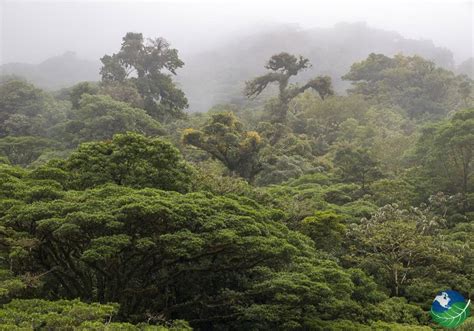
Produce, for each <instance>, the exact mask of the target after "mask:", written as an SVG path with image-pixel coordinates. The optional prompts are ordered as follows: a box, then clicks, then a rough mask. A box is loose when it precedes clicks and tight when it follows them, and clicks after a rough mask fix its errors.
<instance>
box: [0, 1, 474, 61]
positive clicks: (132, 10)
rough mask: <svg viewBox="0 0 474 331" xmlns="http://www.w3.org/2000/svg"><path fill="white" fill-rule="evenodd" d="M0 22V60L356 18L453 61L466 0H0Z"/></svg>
mask: <svg viewBox="0 0 474 331" xmlns="http://www.w3.org/2000/svg"><path fill="white" fill-rule="evenodd" d="M0 20H1V40H0V48H1V52H0V63H8V62H28V63H38V62H41V61H42V60H44V59H46V58H48V57H50V56H54V55H60V54H63V53H64V52H65V51H75V52H76V53H77V54H78V55H79V56H80V57H84V58H89V59H98V58H99V57H101V56H102V55H104V54H105V53H111V52H114V51H116V50H117V49H118V48H119V46H120V42H121V38H122V36H123V35H124V34H125V33H126V32H127V31H134V32H143V33H144V35H145V36H147V37H157V36H163V37H165V38H166V39H168V40H169V41H170V42H171V43H172V45H173V47H176V48H178V50H180V52H181V53H184V54H186V53H188V54H189V53H192V52H199V51H204V50H206V49H208V48H209V47H212V45H213V44H215V43H218V42H221V41H222V40H227V41H229V40H231V38H232V36H233V35H234V33H242V32H245V33H251V32H252V30H254V29H258V28H261V27H265V26H269V25H272V24H279V23H285V24H296V25H298V26H300V27H301V28H303V29H307V28H312V27H331V26H333V25H334V24H336V23H339V22H360V21H365V22H367V23H368V25H369V26H372V27H376V28H383V29H386V30H393V31H397V32H399V33H401V34H402V35H403V36H405V37H408V38H414V39H431V40H433V41H434V43H435V44H436V45H437V46H444V47H447V48H449V49H451V50H452V51H453V52H454V55H455V60H456V61H457V62H459V61H463V60H465V59H466V58H468V57H470V56H472V54H473V1H469V0H468V1H466V0H459V1H457V0H445V1H441V0H426V1H422V0H418V1H417V0H411V1H408V0H396V1H392V0H385V1H384V0H378V1H369V0H357V1H349V0H327V1H315V0H313V1H303V0H288V1H278V0H273V1H271V0H261V1H257V0H252V1H251V0H240V1H226V0H220V1H217V0H216V1H197V0H196V1H191V0H174V1H121V2H117V1H68V2H64V1H63V2H59V1H22V0H20V1H18V0H16V1H10V0H0Z"/></svg>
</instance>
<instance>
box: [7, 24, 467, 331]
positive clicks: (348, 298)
mask: <svg viewBox="0 0 474 331" xmlns="http://www.w3.org/2000/svg"><path fill="white" fill-rule="evenodd" d="M354 29H356V30H354ZM357 29H359V30H358V32H357ZM285 31H286V32H285ZM354 31H355V32H354ZM365 32H370V33H371V36H372V37H370V38H369V37H367V38H368V39H367V43H366V44H367V45H368V46H367V48H363V47H361V48H360V49H362V48H363V49H365V50H366V49H369V48H370V47H369V46H370V45H372V42H373V43H374V44H373V45H380V44H382V45H383V42H382V40H383V41H386V40H387V38H388V36H392V39H390V40H391V45H394V43H402V44H403V45H405V46H406V47H407V49H410V50H411V51H410V52H408V51H407V54H400V53H399V49H398V48H396V47H395V46H394V47H393V48H390V47H391V46H390V47H388V46H387V47H388V48H387V49H385V50H386V51H385V52H382V50H383V49H382V50H380V49H379V50H378V51H377V52H370V53H367V54H365V50H364V51H363V50H360V49H359V50H357V51H354V52H356V53H355V54H354V53H351V54H350V56H349V57H347V58H343V57H338V56H335V55H334V53H332V52H334V50H335V49H337V47H336V46H335V45H339V46H338V47H340V48H339V50H338V52H340V54H348V53H350V50H354V49H358V47H357V45H355V44H351V43H349V40H351V41H354V43H355V42H356V41H355V40H353V39H352V37H351V36H353V33H358V34H360V35H361V36H364V33H365ZM285 33H286V34H285ZM273 34H274V37H272V38H281V40H291V42H292V43H293V42H294V43H295V44H299V42H301V43H300V44H299V45H300V46H302V45H305V46H307V47H306V48H301V49H295V52H291V51H288V48H291V47H290V46H291V45H287V46H288V47H285V45H274V44H273V42H270V41H271V40H272V38H263V39H259V38H260V37H258V38H257V39H256V41H255V44H252V43H248V44H245V45H247V46H248V48H244V47H240V48H239V49H238V51H235V49H234V52H236V53H235V54H231V53H232V52H230V53H225V55H223V57H222V59H226V60H227V62H226V63H227V64H228V65H229V66H224V67H221V64H222V62H219V61H218V60H216V59H215V58H214V60H215V63H214V70H215V72H216V76H212V77H214V78H211V77H207V76H206V75H205V74H204V73H203V72H199V75H200V77H201V81H199V82H198V81H195V82H193V81H192V80H190V78H189V77H190V76H184V77H180V75H181V68H185V66H186V65H187V64H186V63H185V62H186V61H184V60H183V59H182V58H181V54H180V53H179V51H178V50H177V49H175V48H174V47H173V45H172V43H170V42H169V41H167V40H166V39H164V38H161V37H157V36H151V37H154V38H153V39H147V38H146V36H144V35H142V34H141V33H137V32H129V33H127V34H126V35H125V36H124V37H123V40H122V43H121V45H120V46H118V47H117V50H116V52H115V53H111V54H104V56H103V57H102V58H101V63H102V64H101V66H100V68H98V70H97V75H98V76H99V77H100V80H99V81H82V82H78V83H77V84H74V85H72V86H68V87H64V88H61V89H58V90H55V91H48V90H46V89H42V88H40V87H39V86H36V85H35V84H33V83H31V82H29V81H26V80H24V79H21V78H18V77H12V76H5V77H2V79H1V81H0V329H4V330H160V331H166V330H172V331H178V330H192V329H195V330H246V329H248V330H334V331H336V330H339V331H342V330H344V331H346V330H354V331H355V330H432V328H433V327H436V326H435V324H434V323H433V322H432V321H431V319H430V315H429V310H430V306H431V303H432V301H433V298H434V296H435V295H436V293H437V292H439V291H440V290H445V289H454V290H456V291H459V292H461V293H462V294H463V295H464V296H465V297H466V298H470V299H471V300H473V299H474V241H473V238H474V175H473V173H474V98H473V96H474V95H473V86H474V85H473V83H474V82H473V81H472V79H471V78H470V77H469V76H468V75H466V74H465V73H464V72H459V71H456V70H455V68H454V67H453V66H452V65H453V64H452V58H451V54H450V53H449V52H448V51H446V50H442V49H437V48H434V47H433V46H432V45H431V44H430V43H428V42H426V43H425V42H421V43H419V42H413V41H407V40H403V39H402V40H398V41H395V40H393V38H395V37H396V36H397V35H396V34H393V33H387V32H380V31H376V30H370V29H368V28H367V27H366V26H364V25H340V26H337V27H336V28H335V29H330V30H318V31H313V32H311V34H309V35H310V36H313V37H312V38H314V39H311V38H310V36H308V35H307V34H306V33H301V32H298V31H296V30H292V29H285V30H280V31H279V32H278V33H277V32H272V35H273ZM279 34H280V35H279ZM293 34H294V36H295V38H289V36H293ZM296 36H299V37H300V38H303V39H298V38H296ZM343 36H345V37H343ZM305 38H310V39H305ZM344 38H346V39H344ZM372 38H374V39H372ZM336 39H340V40H339V41H338V42H336ZM268 40H270V41H268ZM273 40H275V39H273ZM363 40H365V39H364V38H362V39H359V42H361V41H363ZM257 41H258V42H257ZM267 41H268V44H266V42H267ZM369 41H370V42H369ZM258 43H261V44H262V48H261V50H262V51H261V53H259V52H258V51H257V50H256V49H254V48H252V47H254V46H251V45H255V46H256V45H257V44H258ZM412 43H413V44H412ZM362 44H363V45H364V43H362ZM342 45H344V48H342ZM407 45H408V46H407ZM277 46H278V48H277V49H274V47H277ZM380 47H382V46H380ZM384 47H385V46H384ZM410 47H412V48H410ZM391 50H393V52H392V51H391ZM425 51H426V52H427V53H428V54H431V55H432V56H427V55H426V54H425V53H424V52H425ZM409 53H414V54H409ZM331 54H332V55H331ZM219 56H220V55H219ZM352 56H354V60H353V61H352V62H348V61H349V58H351V57H352ZM359 57H360V58H359ZM259 58H261V61H260V60H258V59H259ZM212 59H213V58H212V57H209V58H207V61H210V62H209V65H211V64H212ZM236 59H239V61H237V60H236ZM255 59H257V60H255ZM432 59H434V60H435V61H432ZM254 61H257V62H258V65H256V66H255V68H254V69H252V70H247V69H246V68H249V67H248V66H247V65H249V64H250V63H251V64H252V66H253V64H254ZM330 67H331V68H334V71H329V69H328V68H330ZM202 68H203V69H202V70H204V69H205V66H203V67H202ZM252 68H253V67H252ZM310 68H313V69H310ZM321 68H327V69H321ZM77 70H80V69H79V67H78V68H77ZM326 70H327V71H326ZM190 72H192V71H191V70H190V71H188V75H189V73H190ZM229 72H234V74H235V77H234V78H235V79H234V78H233V79H231V80H228V76H227V73H229ZM195 74H198V73H197V72H195ZM220 75H222V76H220ZM221 78H222V79H224V80H227V81H228V82H229V84H228V85H223V86H220V87H219V88H220V89H224V90H222V91H227V92H226V93H225V96H223V98H222V100H227V101H229V102H228V103H219V104H214V102H216V101H222V100H221V99H220V96H219V98H217V99H216V98H215V96H214V95H212V94H209V93H208V92H206V91H207V89H211V88H212V89H213V87H212V84H217V83H218V82H219V81H220V79H221ZM193 79H194V78H193ZM184 81H187V83H186V84H193V85H194V84H195V85H196V89H197V90H198V88H199V89H200V91H201V92H200V93H202V99H201V100H205V103H202V104H201V106H200V107H204V106H205V104H208V103H209V104H212V107H210V108H209V109H206V111H204V112H190V111H189V110H196V108H193V98H195V97H196V96H193V95H192V93H191V94H189V93H188V90H187V87H186V86H190V85H186V84H183V86H181V85H180V83H179V82H184ZM341 82H343V84H342V83H341ZM207 83H209V85H208V84H207ZM234 83H235V84H234ZM241 83H242V88H240V87H239V85H240V84H241ZM343 86H346V87H347V89H345V90H344V91H343V92H341V89H342V88H343ZM230 96H234V97H232V98H230ZM205 98H206V99H205ZM188 99H189V107H188ZM194 100H196V99H194ZM239 100H240V101H239ZM242 100H249V101H245V102H243V101H242ZM473 326H474V320H473V319H472V317H471V318H469V319H468V320H467V321H466V322H465V324H463V325H462V326H461V327H460V328H458V330H463V331H468V330H472V328H473Z"/></svg>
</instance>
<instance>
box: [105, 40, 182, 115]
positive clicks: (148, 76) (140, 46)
mask: <svg viewBox="0 0 474 331" xmlns="http://www.w3.org/2000/svg"><path fill="white" fill-rule="evenodd" d="M100 60H101V61H102V63H103V66H102V69H101V70H100V74H101V75H102V82H103V83H104V84H105V85H107V84H112V85H116V84H117V83H118V84H124V85H125V84H130V83H131V84H132V85H134V86H135V87H136V89H137V90H138V92H139V93H140V95H141V96H142V98H143V100H144V108H145V109H146V110H147V112H148V113H149V114H150V115H151V116H153V117H155V118H159V119H161V120H165V119H167V118H169V117H177V116H179V115H181V114H182V112H183V110H184V109H185V108H187V107H188V101H187V99H186V97H185V95H184V92H183V91H181V90H180V89H179V88H178V87H177V86H176V85H175V83H174V82H173V79H172V75H176V70H177V69H179V68H181V67H182V66H183V65H184V62H183V61H181V59H180V58H179V57H178V51H177V50H176V49H175V48H171V47H170V44H169V43H168V42H167V41H166V40H165V39H163V38H156V39H148V40H147V42H145V41H144V39H143V35H142V34H141V33H133V32H128V33H127V34H126V35H125V37H124V38H123V42H122V47H121V48H120V51H119V52H118V53H116V54H112V55H104V57H102V58H101V59H100Z"/></svg>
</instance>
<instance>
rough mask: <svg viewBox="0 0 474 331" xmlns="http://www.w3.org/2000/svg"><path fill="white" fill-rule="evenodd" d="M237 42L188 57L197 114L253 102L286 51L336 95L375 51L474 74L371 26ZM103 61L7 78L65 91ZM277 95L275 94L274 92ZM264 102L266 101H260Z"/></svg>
mask: <svg viewBox="0 0 474 331" xmlns="http://www.w3.org/2000/svg"><path fill="white" fill-rule="evenodd" d="M229 38H232V40H229V41H228V42H226V41H224V42H222V43H220V44H219V45H218V46H214V47H213V48H211V49H208V50H203V51H195V52H193V53H189V54H183V55H182V59H183V61H184V62H185V64H186V65H185V66H184V67H183V68H182V69H180V70H179V76H178V77H177V81H178V82H179V83H180V85H181V87H182V88H183V90H184V91H185V93H186V96H187V98H188V100H189V104H190V110H191V111H192V112H195V111H198V112H204V111H207V110H208V109H209V108H210V107H212V106H213V105H215V104H219V103H239V104H242V103H247V102H248V101H247V100H246V99H245V98H244V96H243V95H242V93H241V92H242V89H243V88H244V83H245V81H246V80H249V79H251V78H252V77H253V76H256V75H259V74H261V73H262V67H261V63H263V62H264V61H266V59H268V58H269V57H270V56H271V55H273V54H276V53H278V52H281V51H286V52H289V53H294V54H301V55H303V56H305V57H307V58H308V59H309V60H310V61H311V62H312V63H313V64H314V66H313V67H312V68H309V69H308V70H307V71H306V72H303V73H301V74H300V75H299V76H298V77H297V78H296V81H303V80H307V79H308V78H309V77H312V76H314V75H329V76H330V77H331V78H332V80H333V85H334V88H335V90H336V91H338V92H339V93H343V92H344V91H345V89H346V88H348V87H349V84H348V83H347V82H345V81H343V80H342V79H341V76H342V75H344V74H345V73H346V72H347V71H348V70H349V67H350V66H351V64H352V63H354V62H356V61H360V60H362V59H364V58H365V57H367V56H368V55H369V54H370V53H382V54H385V55H389V56H391V55H395V54H397V53H403V54H405V55H414V54H417V55H420V56H422V57H424V58H425V59H428V60H431V61H433V62H434V63H436V64H437V65H439V66H441V67H443V68H446V69H449V70H458V69H459V73H463V74H466V75H469V76H471V78H472V75H473V73H474V68H473V67H472V59H471V60H470V61H471V62H470V63H471V64H470V65H469V60H466V61H465V62H464V63H463V64H460V65H459V67H456V65H455V63H454V60H453V54H452V53H451V51H449V50H448V49H446V48H442V47H437V46H435V45H434V44H433V42H431V41H429V40H413V39H407V38H404V37H403V36H401V35H400V34H399V33H396V32H391V31H384V30H380V29H376V28H371V27H369V26H367V25H366V24H365V23H340V24H337V25H335V26H334V27H333V28H315V29H310V30H302V29H300V28H298V27H297V26H291V25H282V26H278V25H277V26H274V27H268V28H265V29H259V30H257V31H256V32H253V33H252V34H245V33H240V34H239V33H237V34H235V35H232V36H231V37H229ZM99 67H100V62H99V61H98V60H95V61H91V60H81V59H79V58H77V57H76V56H75V55H74V54H73V53H70V52H69V53H66V54H64V55H62V56H58V57H53V58H50V59H48V60H46V61H44V62H43V63H41V64H38V65H29V64H21V63H17V64H5V65H3V66H1V67H0V72H1V73H2V74H14V75H18V76H21V77H24V78H26V79H28V80H29V81H31V82H32V83H34V84H36V85H37V86H39V87H41V88H46V89H50V90H51V89H59V88H62V87H67V86H70V85H72V84H75V83H78V82H80V81H96V80H97V79H99V75H98V68H99ZM270 94H271V93H270ZM260 102H261V100H260Z"/></svg>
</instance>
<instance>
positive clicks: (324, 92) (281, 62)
mask: <svg viewBox="0 0 474 331" xmlns="http://www.w3.org/2000/svg"><path fill="white" fill-rule="evenodd" d="M310 67H311V64H310V63H309V60H308V59H307V58H304V57H302V56H298V57H296V56H294V55H292V54H288V53H285V52H283V53H280V54H276V55H273V56H272V57H271V58H270V60H269V61H268V63H267V64H266V65H265V68H267V69H268V70H271V71H270V72H269V73H267V74H265V75H263V76H259V77H256V78H255V79H253V80H251V81H248V82H246V86H245V95H246V96H247V97H248V98H253V97H257V96H258V95H260V93H262V92H263V90H265V88H266V87H267V86H268V85H269V84H272V83H276V84H278V87H279V94H278V105H277V106H276V107H275V108H276V109H274V111H275V115H276V120H277V121H278V122H285V121H286V117H287V114H288V104H289V103H290V101H291V100H292V99H293V98H294V97H296V96H297V95H298V94H300V93H303V92H304V91H306V90H307V89H309V88H312V89H313V90H315V91H316V92H318V94H319V96H320V97H321V99H323V100H324V98H326V97H327V96H329V95H333V94H334V91H333V89H332V83H331V77H329V76H318V77H316V78H313V79H311V80H310V81H309V82H307V83H306V84H304V85H303V86H296V85H295V86H293V85H292V86H289V80H290V78H291V77H292V76H296V75H297V74H298V73H299V72H300V71H302V70H304V69H307V68H310Z"/></svg>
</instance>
